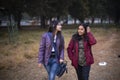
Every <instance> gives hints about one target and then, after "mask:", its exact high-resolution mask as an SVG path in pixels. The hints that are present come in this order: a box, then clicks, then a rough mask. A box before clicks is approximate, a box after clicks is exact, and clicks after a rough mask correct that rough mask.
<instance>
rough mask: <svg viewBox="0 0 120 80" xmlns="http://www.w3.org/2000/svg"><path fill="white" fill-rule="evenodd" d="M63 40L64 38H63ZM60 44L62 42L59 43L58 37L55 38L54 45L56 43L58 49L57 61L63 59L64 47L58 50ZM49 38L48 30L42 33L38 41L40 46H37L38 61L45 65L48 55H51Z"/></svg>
mask: <svg viewBox="0 0 120 80" xmlns="http://www.w3.org/2000/svg"><path fill="white" fill-rule="evenodd" d="M63 40H64V38H63ZM60 44H63V45H64V43H60V39H58V38H57V41H56V45H57V50H58V56H59V58H58V62H59V59H63V60H64V47H63V48H62V49H61V50H60V49H59V46H60ZM51 49H52V48H51V39H50V37H49V35H48V32H47V33H45V34H43V35H42V39H41V42H40V48H39V54H38V63H42V64H45V65H47V63H48V60H49V57H50V55H51Z"/></svg>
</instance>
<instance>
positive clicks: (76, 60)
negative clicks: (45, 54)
mask: <svg viewBox="0 0 120 80" xmlns="http://www.w3.org/2000/svg"><path fill="white" fill-rule="evenodd" d="M94 44H96V39H95V38H94V36H93V35H92V33H91V32H90V27H88V26H87V25H86V24H80V25H79V27H78V30H77V33H76V34H74V35H73V36H72V39H71V40H70V42H69V45H68V48H67V52H68V57H69V59H70V60H71V62H72V66H74V68H75V70H76V73H77V77H78V80H88V78H89V72H90V67H91V64H93V63H94V60H93V55H92V51H91V46H92V45H94Z"/></svg>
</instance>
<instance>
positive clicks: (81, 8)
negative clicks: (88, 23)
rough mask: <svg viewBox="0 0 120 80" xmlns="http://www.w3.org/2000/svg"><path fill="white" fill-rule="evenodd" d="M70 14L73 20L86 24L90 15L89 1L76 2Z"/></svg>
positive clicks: (70, 9)
mask: <svg viewBox="0 0 120 80" xmlns="http://www.w3.org/2000/svg"><path fill="white" fill-rule="evenodd" d="M69 13H70V15H71V16H72V17H73V18H75V19H79V20H80V21H81V22H84V20H85V18H86V17H87V16H88V14H89V7H88V0H74V1H73V4H72V5H71V6H70V7H69Z"/></svg>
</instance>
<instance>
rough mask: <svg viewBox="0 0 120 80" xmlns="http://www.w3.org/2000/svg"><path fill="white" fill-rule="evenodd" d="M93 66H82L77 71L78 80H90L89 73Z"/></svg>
mask: <svg viewBox="0 0 120 80" xmlns="http://www.w3.org/2000/svg"><path fill="white" fill-rule="evenodd" d="M90 67H91V66H80V65H78V68H77V69H76V73H77V77H78V80H89V72H90Z"/></svg>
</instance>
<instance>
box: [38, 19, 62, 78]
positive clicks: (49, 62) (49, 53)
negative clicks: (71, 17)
mask: <svg viewBox="0 0 120 80" xmlns="http://www.w3.org/2000/svg"><path fill="white" fill-rule="evenodd" d="M61 30H62V26H61V24H60V23H59V22H58V21H53V22H52V24H51V26H50V27H49V30H48V32H46V33H45V34H43V36H42V40H41V43H40V48H39V55H38V63H39V64H38V66H39V67H41V66H42V65H44V67H45V68H46V70H47V72H48V80H55V76H56V72H57V68H58V64H59V63H61V62H63V60H64V38H63V36H62V33H61Z"/></svg>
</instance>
